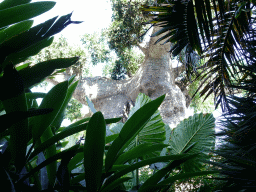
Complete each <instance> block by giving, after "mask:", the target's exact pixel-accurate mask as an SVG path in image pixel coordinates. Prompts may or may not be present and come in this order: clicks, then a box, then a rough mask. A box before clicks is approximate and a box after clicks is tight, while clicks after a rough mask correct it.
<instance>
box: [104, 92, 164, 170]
mask: <svg viewBox="0 0 256 192" xmlns="http://www.w3.org/2000/svg"><path fill="white" fill-rule="evenodd" d="M164 98H165V96H164V95H163V96H161V97H159V98H157V99H156V100H153V101H151V102H149V103H147V104H145V105H144V106H143V107H141V108H140V109H139V110H137V111H136V112H135V113H134V114H133V115H132V116H131V117H130V118H129V119H128V120H127V122H126V123H125V124H124V126H123V128H122V130H121V132H120V134H119V136H118V138H116V139H115V140H114V142H113V144H112V145H111V147H110V148H109V150H108V153H107V156H106V161H105V167H106V170H107V171H108V170H110V169H111V167H112V166H113V164H114V163H115V161H116V159H117V157H118V156H119V153H121V152H123V150H124V149H125V148H126V146H127V145H129V144H130V142H131V141H132V140H133V139H134V138H135V137H136V135H137V134H138V133H139V132H140V131H141V130H142V129H143V128H144V127H145V125H146V124H147V123H148V121H149V120H150V118H151V116H152V115H153V114H154V113H155V111H156V110H157V109H158V107H159V106H160V105H161V103H162V102H163V100H164Z"/></svg>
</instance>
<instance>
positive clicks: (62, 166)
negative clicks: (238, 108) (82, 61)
mask: <svg viewBox="0 0 256 192" xmlns="http://www.w3.org/2000/svg"><path fill="white" fill-rule="evenodd" d="M7 2H9V3H10V4H9V5H12V6H15V5H19V3H20V1H14V0H13V1H7V0H5V1H4V2H3V4H0V8H1V7H4V8H8V6H7V5H8V3H7ZM15 2H16V4H15ZM24 2H25V1H24ZM25 3H28V4H29V2H25ZM39 5H43V4H39ZM22 7H23V6H22ZM24 7H27V5H26V6H24ZM28 7H30V6H28ZM19 8H20V7H19ZM24 10H26V9H24ZM39 10H40V8H39ZM33 11H36V12H38V13H41V11H38V10H37V9H35V10H33ZM29 14H30V13H29ZM29 17H31V15H29ZM70 17H71V14H69V15H66V16H63V17H60V18H59V19H58V20H56V18H53V19H50V20H48V21H46V22H45V23H42V24H40V25H39V26H35V27H33V28H29V26H30V25H27V26H26V27H27V28H29V29H27V30H25V31H24V32H21V33H20V32H19V33H18V34H15V33H10V34H14V36H13V37H12V38H10V39H8V40H6V41H3V42H0V49H1V50H5V49H6V51H3V52H2V55H1V58H0V59H2V60H0V61H1V63H0V67H1V74H0V87H1V89H2V90H4V91H3V92H1V94H0V112H1V114H2V115H1V116H0V120H1V122H2V124H1V129H0V140H1V141H3V146H2V148H1V153H0V161H1V164H0V176H1V178H2V187H4V189H5V190H6V191H43V190H45V191H77V190H82V191H93V192H94V191H102V192H104V191H116V190H120V189H121V188H122V186H123V183H124V182H126V181H128V180H129V179H131V178H130V177H125V175H127V174H128V173H130V172H133V171H134V170H138V169H139V168H141V167H144V166H147V165H150V164H153V163H156V162H166V163H167V166H166V167H164V168H163V169H161V170H159V171H158V172H156V174H154V175H152V176H151V177H150V178H149V179H148V180H147V181H146V182H145V183H144V184H143V185H142V187H141V188H140V189H139V191H146V190H148V189H149V188H150V189H151V188H152V186H153V187H155V188H156V189H157V190H160V189H165V188H166V187H167V186H169V185H172V183H173V182H174V181H176V180H178V179H186V178H188V177H194V176H199V175H207V174H211V173H215V172H212V171H208V172H207V171H205V172H190V173H184V174H179V175H174V176H172V177H169V178H168V175H169V173H170V172H172V171H173V170H174V169H175V168H177V167H179V166H181V164H182V163H185V162H186V161H188V160H189V159H192V158H195V157H196V156H197V154H186V153H189V151H190V150H191V149H188V150H186V151H185V153H182V154H175V155H166V156H157V157H156V156H154V157H149V158H146V159H142V160H141V161H137V159H139V158H141V156H150V154H151V153H152V152H157V151H161V150H162V149H163V148H165V147H166V146H167V145H165V144H150V143H144V144H143V143H142V144H140V143H138V142H137V144H136V146H135V147H133V148H132V149H128V150H125V149H127V147H128V146H129V145H130V144H131V143H132V141H133V140H134V139H135V138H136V137H138V134H139V133H140V132H141V130H143V129H144V128H149V130H150V131H152V130H154V129H159V130H160V132H159V134H160V136H161V141H164V140H165V137H164V133H165V132H164V130H165V129H164V127H163V126H164V125H162V124H163V123H162V121H161V116H160V115H159V112H158V111H157V109H158V107H159V106H160V105H161V103H162V102H163V100H164V98H165V96H164V95H163V96H161V97H159V98H157V99H155V100H153V101H149V100H148V99H147V98H145V97H143V96H142V95H140V96H139V98H138V102H140V103H138V104H137V105H136V107H135V108H134V110H133V111H132V112H131V114H130V116H129V119H128V121H127V122H125V123H124V125H123V126H122V129H121V131H120V133H119V134H116V135H110V136H106V124H111V123H116V122H118V121H120V118H116V119H104V117H103V115H102V113H101V112H95V113H94V114H93V116H92V117H91V118H86V119H82V120H80V121H77V122H75V123H73V124H71V125H69V126H68V127H60V126H61V122H62V121H63V118H64V112H65V109H66V108H67V106H68V103H69V101H70V99H71V97H72V94H73V93H74V91H75V89H76V86H77V85H78V81H74V78H75V77H71V78H70V79H69V80H67V81H64V82H62V83H59V84H57V85H55V86H54V87H53V88H52V89H51V90H50V91H49V92H48V93H46V94H44V93H32V92H31V91H30V90H29V89H30V88H31V87H33V86H35V85H36V84H38V83H40V82H41V81H42V80H43V79H45V78H46V77H48V76H49V75H51V74H52V73H54V71H55V70H56V69H61V68H68V67H70V66H71V65H73V64H74V63H76V62H77V61H78V58H77V57H73V58H65V59H61V58H56V59H51V60H48V61H43V62H39V63H38V64H35V65H33V66H29V64H27V63H25V64H21V65H18V64H19V62H23V61H25V60H26V59H27V57H29V56H32V55H34V54H35V53H38V52H39V51H40V50H41V49H42V48H44V47H45V46H47V45H48V43H49V42H51V41H52V39H51V36H52V35H54V34H55V33H57V32H59V31H61V29H63V28H64V27H66V26H67V25H68V24H71V23H76V22H73V21H71V20H70ZM6 18H9V17H6ZM21 18H22V17H21ZM26 19H28V18H27V17H26ZM10 21H13V20H12V19H10ZM13 22H14V21H13ZM15 22H16V21H15ZM23 22H24V21H23ZM11 24H13V23H11ZM9 27H13V26H5V28H3V29H2V30H7V29H8V28H9ZM12 29H14V28H12ZM0 32H1V31H0ZM38 34H39V35H38ZM28 37H30V39H29V38H28ZM42 42H43V44H42ZM11 43H13V46H11ZM42 45H43V46H42ZM4 48H5V49H4ZM32 48H33V49H32ZM21 53H22V54H24V57H20V55H21ZM17 58H20V59H17ZM12 61H13V62H12ZM18 61H19V62H18ZM15 65H18V66H17V67H15ZM37 98H42V99H43V100H42V102H41V104H40V105H39V106H38V104H37V101H36V99H37ZM90 106H92V105H90ZM153 124H154V125H155V126H154V125H153ZM162 130H163V131H162ZM79 132H83V133H85V135H86V137H85V143H84V145H81V140H79V141H78V142H77V143H76V144H75V145H73V146H71V147H68V148H66V149H64V150H63V149H61V147H63V146H66V145H67V141H64V140H63V139H66V138H67V137H69V136H71V135H73V134H77V133H79ZM145 138H147V139H148V141H151V142H152V141H153V140H151V139H152V137H150V136H149V137H145ZM95 141H96V143H95ZM137 141H138V139H137ZM128 161H131V162H135V163H133V164H130V165H127V164H125V163H126V162H128ZM81 165H83V167H84V171H83V172H74V171H75V169H76V168H78V167H80V166H81ZM164 177H165V178H164ZM162 178H164V180H161V179H162ZM83 180H85V182H86V186H84V185H81V184H80V181H83ZM160 180H161V182H160ZM159 182H160V183H159Z"/></svg>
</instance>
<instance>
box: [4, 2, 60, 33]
mask: <svg viewBox="0 0 256 192" xmlns="http://www.w3.org/2000/svg"><path fill="white" fill-rule="evenodd" d="M55 4H56V2H53V1H49V2H35V3H28V4H23V5H18V6H15V7H11V8H9V9H4V10H0V17H1V21H0V28H2V27H5V26H8V25H11V24H14V23H17V22H20V21H24V20H27V19H30V18H32V17H35V16H38V15H41V14H42V13H44V12H46V11H49V10H50V9H52V8H53V7H54V5H55ZM17 13H19V14H17Z"/></svg>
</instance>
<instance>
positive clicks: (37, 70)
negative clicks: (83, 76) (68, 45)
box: [19, 57, 78, 88]
mask: <svg viewBox="0 0 256 192" xmlns="http://www.w3.org/2000/svg"><path fill="white" fill-rule="evenodd" d="M77 61H78V58H77V57H73V58H64V59H53V60H50V61H44V62H42V63H38V64H37V65H34V66H32V67H28V68H24V69H23V70H20V71H19V73H20V75H21V76H22V78H23V80H24V84H25V87H26V88H30V87H32V86H33V85H35V84H37V83H40V82H41V81H42V80H43V79H45V78H46V77H47V76H49V75H51V74H52V73H53V72H54V70H55V69H62V68H67V67H70V66H71V65H73V64H75V63H76V62H77Z"/></svg>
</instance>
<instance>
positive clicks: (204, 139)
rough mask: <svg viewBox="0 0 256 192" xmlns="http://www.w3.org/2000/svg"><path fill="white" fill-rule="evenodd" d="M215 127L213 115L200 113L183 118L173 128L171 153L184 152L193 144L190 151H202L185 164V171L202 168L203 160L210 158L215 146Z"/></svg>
mask: <svg viewBox="0 0 256 192" xmlns="http://www.w3.org/2000/svg"><path fill="white" fill-rule="evenodd" d="M214 127H215V119H214V117H213V115H212V114H202V113H200V114H195V115H194V116H191V117H189V118H188V119H185V120H183V121H182V122H181V123H180V124H179V125H178V126H177V127H176V128H174V129H173V131H172V134H171V139H170V143H169V144H170V153H171V154H181V153H184V152H185V151H186V150H187V149H188V148H189V147H190V146H191V145H193V144H194V146H193V148H192V149H191V150H190V151H189V153H200V155H198V157H196V158H195V159H193V160H190V161H187V162H186V163H185V164H184V165H183V171H185V172H187V171H196V170H200V169H201V167H202V161H204V160H209V153H210V151H211V150H213V149H214V146H215V136H214V134H215V130H214Z"/></svg>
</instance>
